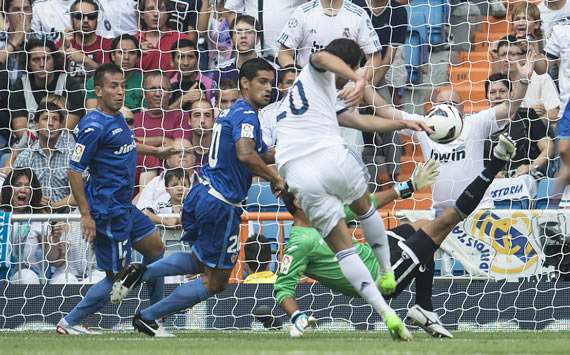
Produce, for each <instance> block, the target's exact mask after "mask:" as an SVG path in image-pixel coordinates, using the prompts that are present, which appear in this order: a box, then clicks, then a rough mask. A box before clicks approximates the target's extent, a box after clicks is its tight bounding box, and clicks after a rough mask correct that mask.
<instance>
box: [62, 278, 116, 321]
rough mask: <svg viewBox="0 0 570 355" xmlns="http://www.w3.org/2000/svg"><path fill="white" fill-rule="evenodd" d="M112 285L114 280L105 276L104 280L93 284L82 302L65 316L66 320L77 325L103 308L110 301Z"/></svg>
mask: <svg viewBox="0 0 570 355" xmlns="http://www.w3.org/2000/svg"><path fill="white" fill-rule="evenodd" d="M112 286H113V281H112V280H111V279H110V278H108V277H105V278H104V279H103V280H101V281H99V282H97V283H96V284H95V285H93V286H91V288H90V289H89V291H87V294H86V295H85V297H84V298H83V299H82V300H81V302H79V303H78V304H77V306H75V308H73V309H72V310H71V312H69V314H68V315H67V316H65V317H64V319H65V321H66V322H67V323H69V325H77V324H79V323H81V322H82V321H83V320H84V319H85V318H87V317H89V316H90V315H92V314H93V313H95V312H97V311H99V310H101V308H103V307H105V305H106V304H107V303H109V297H110V296H109V295H110V292H111V288H112Z"/></svg>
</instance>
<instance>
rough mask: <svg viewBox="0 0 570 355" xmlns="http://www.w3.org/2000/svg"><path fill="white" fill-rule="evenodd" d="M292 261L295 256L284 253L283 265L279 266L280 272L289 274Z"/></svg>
mask: <svg viewBox="0 0 570 355" xmlns="http://www.w3.org/2000/svg"><path fill="white" fill-rule="evenodd" d="M292 262H293V257H292V256H291V255H284V256H283V260H282V261H281V267H280V268H279V273H281V274H287V273H288V272H289V268H290V267H291V263H292Z"/></svg>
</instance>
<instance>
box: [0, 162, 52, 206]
mask: <svg viewBox="0 0 570 355" xmlns="http://www.w3.org/2000/svg"><path fill="white" fill-rule="evenodd" d="M22 176H26V177H27V178H28V180H29V181H30V188H31V189H32V198H31V200H30V205H29V206H27V207H26V213H30V212H31V213H38V212H42V210H43V206H42V205H41V201H42V196H43V195H42V186H41V184H40V181H39V180H38V177H37V176H36V174H35V173H34V171H33V170H32V169H30V168H15V169H13V170H12V171H11V172H10V173H9V174H8V176H6V179H5V180H4V185H2V190H1V191H0V209H2V210H3V211H12V208H13V207H12V195H13V194H14V186H16V181H18V179H19V178H20V177H22Z"/></svg>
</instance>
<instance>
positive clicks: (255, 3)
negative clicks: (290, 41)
mask: <svg viewBox="0 0 570 355" xmlns="http://www.w3.org/2000/svg"><path fill="white" fill-rule="evenodd" d="M307 1H308V0H280V1H275V0H261V1H260V0H226V5H225V7H226V9H228V10H233V11H235V12H237V13H243V14H246V15H250V16H253V17H255V18H256V19H257V21H258V22H259V25H260V27H261V30H262V32H261V33H260V34H259V36H261V40H260V43H261V50H262V53H261V55H262V56H263V57H264V58H268V59H269V58H270V57H273V58H276V57H277V53H278V52H279V45H278V44H277V37H279V35H280V34H281V30H283V26H285V24H286V23H287V21H288V20H289V18H290V17H291V15H292V14H293V11H295V9H296V8H297V7H298V6H301V5H302V4H304V3H306V2H307ZM259 14H263V15H262V16H261V17H260V16H259Z"/></svg>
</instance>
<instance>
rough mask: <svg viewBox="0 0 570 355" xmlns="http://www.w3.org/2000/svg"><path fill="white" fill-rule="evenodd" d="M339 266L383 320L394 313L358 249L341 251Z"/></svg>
mask: <svg viewBox="0 0 570 355" xmlns="http://www.w3.org/2000/svg"><path fill="white" fill-rule="evenodd" d="M336 258H337V259H338V264H339V266H340V269H341V271H342V273H343V274H344V277H346V279H347V280H348V281H349V282H350V283H351V284H352V287H354V289H355V290H356V291H357V292H358V293H359V294H360V296H362V298H364V299H365V300H366V302H368V303H369V304H370V305H371V306H372V308H374V310H376V312H378V313H379V314H380V315H381V316H382V318H384V316H386V315H387V314H389V313H393V312H394V311H393V310H392V309H391V308H390V306H388V304H387V303H386V301H385V300H384V297H382V295H381V294H380V291H378V288H377V287H376V283H375V282H374V280H372V276H371V275H370V271H368V269H367V268H366V266H365V265H364V263H363V262H362V260H361V259H360V257H359V256H358V254H357V253H356V249H355V248H354V247H353V248H350V249H346V250H341V251H339V252H338V253H337V254H336Z"/></svg>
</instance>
